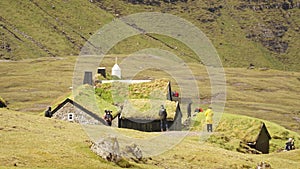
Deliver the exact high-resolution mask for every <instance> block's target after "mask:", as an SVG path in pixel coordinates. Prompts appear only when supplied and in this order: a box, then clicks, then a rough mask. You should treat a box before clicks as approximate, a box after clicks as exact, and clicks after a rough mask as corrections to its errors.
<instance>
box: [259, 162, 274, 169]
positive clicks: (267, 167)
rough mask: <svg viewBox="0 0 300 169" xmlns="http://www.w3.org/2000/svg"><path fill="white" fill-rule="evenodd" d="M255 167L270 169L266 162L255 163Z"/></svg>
mask: <svg viewBox="0 0 300 169" xmlns="http://www.w3.org/2000/svg"><path fill="white" fill-rule="evenodd" d="M256 169H271V165H270V164H269V163H266V162H261V163H259V164H257V166H256Z"/></svg>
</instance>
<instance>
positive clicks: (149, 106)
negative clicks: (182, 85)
mask: <svg viewBox="0 0 300 169" xmlns="http://www.w3.org/2000/svg"><path fill="white" fill-rule="evenodd" d="M177 104H178V102H174V101H169V100H165V101H159V100H150V99H130V100H128V101H127V102H125V104H124V107H123V110H122V117H124V118H135V119H145V120H156V119H159V115H158V112H159V110H160V105H164V106H165V108H166V110H167V113H168V116H167V119H170V120H173V119H174V118H175V114H176V108H177Z"/></svg>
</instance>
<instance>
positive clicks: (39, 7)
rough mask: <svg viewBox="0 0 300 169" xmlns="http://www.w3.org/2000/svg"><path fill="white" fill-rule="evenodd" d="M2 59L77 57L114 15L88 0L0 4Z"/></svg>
mask: <svg viewBox="0 0 300 169" xmlns="http://www.w3.org/2000/svg"><path fill="white" fill-rule="evenodd" d="M0 11H1V16H0V28H1V29H0V34H1V38H0V49H1V50H0V59H10V60H19V59H24V58H37V57H45V56H47V57H57V56H69V55H78V53H79V51H80V49H81V47H82V46H83V44H84V43H85V42H87V40H88V39H89V36H90V35H91V34H93V33H94V32H95V31H96V30H97V29H98V28H99V27H101V26H103V25H104V24H105V23H107V22H109V21H111V20H112V18H113V17H112V16H111V15H109V14H108V13H106V12H105V11H103V10H101V9H100V8H98V7H96V6H95V5H93V4H91V3H90V2H89V1H81V0H76V1H37V0H30V1H22V0H17V1H9V0H4V1H1V2H0Z"/></svg>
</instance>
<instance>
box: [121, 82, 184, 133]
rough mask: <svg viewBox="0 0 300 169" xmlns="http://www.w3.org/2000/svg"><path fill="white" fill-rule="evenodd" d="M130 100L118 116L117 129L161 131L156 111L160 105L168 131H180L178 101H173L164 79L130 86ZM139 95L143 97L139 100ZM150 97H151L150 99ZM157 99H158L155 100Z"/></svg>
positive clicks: (180, 117) (180, 114)
mask: <svg viewBox="0 0 300 169" xmlns="http://www.w3.org/2000/svg"><path fill="white" fill-rule="evenodd" d="M129 88H131V91H130V92H131V94H130V98H131V99H129V100H128V101H127V102H125V103H124V105H123V109H122V112H121V114H120V115H119V116H118V127H119V128H129V129H135V130H140V131H149V132H151V131H161V129H160V120H159V116H158V111H159V109H160V105H164V106H165V108H166V109H167V113H168V116H167V123H168V126H169V130H181V127H182V125H181V120H182V113H181V110H180V105H179V102H178V101H173V98H172V90H171V84H170V82H169V81H168V80H166V79H156V80H154V81H152V82H146V83H139V84H132V85H131V86H130V87H129ZM141 95H142V96H143V97H142V99H140V97H141ZM150 95H152V96H151V97H153V98H152V99H149V98H151V97H150ZM155 98H159V99H155Z"/></svg>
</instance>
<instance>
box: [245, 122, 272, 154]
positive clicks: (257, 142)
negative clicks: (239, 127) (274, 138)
mask: <svg viewBox="0 0 300 169" xmlns="http://www.w3.org/2000/svg"><path fill="white" fill-rule="evenodd" d="M270 140H271V135H270V133H269V131H268V129H267V127H266V125H265V123H261V126H260V130H259V134H258V135H257V137H256V138H255V137H252V138H250V139H249V140H248V141H247V142H248V143H247V145H248V146H250V147H251V148H254V149H256V150H258V151H259V152H261V153H263V154H268V153H269V147H270V144H269V141H270Z"/></svg>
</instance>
